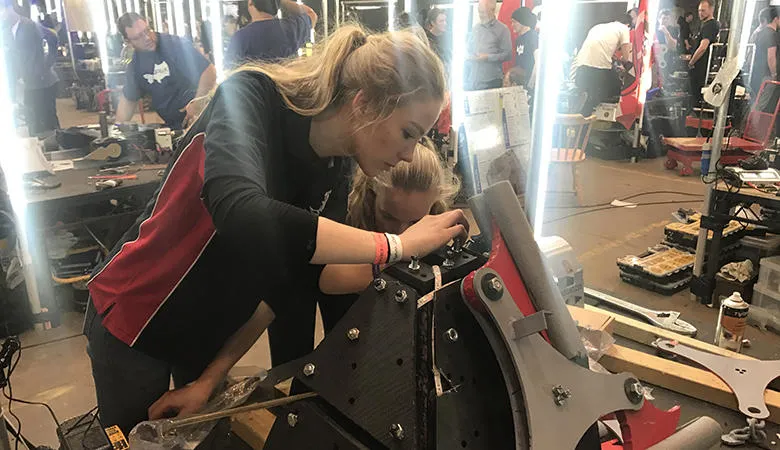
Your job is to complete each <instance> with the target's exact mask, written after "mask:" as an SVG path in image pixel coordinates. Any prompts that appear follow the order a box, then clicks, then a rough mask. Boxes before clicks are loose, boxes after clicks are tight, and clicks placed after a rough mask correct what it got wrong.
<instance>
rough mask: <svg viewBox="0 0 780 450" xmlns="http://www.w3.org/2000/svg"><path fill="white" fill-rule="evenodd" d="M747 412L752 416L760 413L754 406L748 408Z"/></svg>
mask: <svg viewBox="0 0 780 450" xmlns="http://www.w3.org/2000/svg"><path fill="white" fill-rule="evenodd" d="M748 411H750V412H752V413H753V414H758V413H760V412H761V410H760V409H758V408H756V407H755V406H751V407H749V408H748Z"/></svg>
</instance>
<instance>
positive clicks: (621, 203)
mask: <svg viewBox="0 0 780 450" xmlns="http://www.w3.org/2000/svg"><path fill="white" fill-rule="evenodd" d="M610 205H612V206H619V207H624V208H636V203H631V202H624V201H622V200H618V199H615V200H612V203H610Z"/></svg>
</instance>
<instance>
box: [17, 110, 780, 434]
mask: <svg viewBox="0 0 780 450" xmlns="http://www.w3.org/2000/svg"><path fill="white" fill-rule="evenodd" d="M66 102H70V101H69V100H64V101H61V102H60V107H61V109H60V119H61V121H62V122H63V125H64V126H67V125H73V124H78V123H88V122H93V121H95V119H93V116H94V114H83V113H74V112H73V111H72V109H73V108H72V102H70V107H69V108H68V105H67V104H65V103H66ZM68 109H69V110H70V111H67V112H66V110H68ZM580 186H581V198H580V203H581V204H583V205H586V204H595V203H604V202H610V201H611V200H613V199H615V198H622V197H625V196H628V195H632V194H636V193H640V192H646V191H657V190H668V191H682V192H686V193H703V191H704V188H703V185H702V184H701V183H700V182H699V180H698V178H696V177H687V178H681V177H679V176H678V172H676V171H675V172H670V171H666V170H664V168H663V160H662V159H656V160H648V161H642V162H640V163H638V164H629V163H622V162H606V161H598V160H587V161H585V162H584V163H583V164H582V166H581V169H580ZM558 200H562V202H560V201H556V202H554V203H557V204H562V203H565V202H566V199H558ZM667 200H689V202H688V203H685V204H681V205H668V204H667V205H656V206H646V207H638V208H634V209H628V208H620V209H611V210H607V211H601V212H595V213H590V214H582V215H578V216H575V217H571V218H567V219H562V220H556V219H558V218H561V217H563V216H565V215H567V214H572V213H576V212H580V211H583V209H576V208H560V207H556V206H551V207H550V208H549V209H548V211H547V215H548V219H547V220H548V221H549V222H548V224H547V225H546V226H545V229H544V234H545V235H559V236H562V237H563V238H565V239H566V240H567V241H569V243H570V244H571V245H572V247H573V248H574V250H575V252H576V253H577V255H578V257H579V259H580V262H581V263H582V265H583V266H584V274H585V281H586V285H587V286H589V287H592V288H595V289H599V290H602V291H604V292H607V293H611V294H614V295H617V296H619V297H621V298H624V299H627V300H631V301H633V302H635V303H637V304H640V305H643V306H648V307H652V308H654V309H675V310H679V311H682V312H683V317H684V318H685V320H687V321H689V322H691V323H693V324H694V325H695V326H696V327H697V328H698V329H699V337H700V338H702V339H706V340H710V339H711V338H712V334H713V331H714V326H715V317H716V311H713V310H712V309H709V308H707V307H705V306H702V305H699V304H697V303H695V302H693V301H692V300H691V299H690V295H689V294H688V293H687V292H683V293H680V294H677V295H674V296H671V297H664V296H662V295H658V294H654V293H651V292H648V291H645V290H643V289H640V288H637V287H634V286H631V285H628V284H626V283H623V282H622V281H620V279H619V277H618V269H617V267H616V265H615V260H616V258H618V257H621V256H624V255H626V254H638V253H641V252H642V251H644V250H645V249H646V248H647V247H649V246H652V245H655V244H657V243H658V242H660V241H661V240H662V238H663V226H664V224H665V223H667V222H668V221H670V220H671V219H672V217H671V215H670V214H671V213H672V212H673V211H674V210H676V209H677V208H678V207H687V208H700V207H701V200H700V199H698V198H693V201H691V200H692V198H691V197H682V196H680V195H674V194H656V195H650V196H644V197H640V198H636V199H634V201H636V202H640V203H641V202H656V201H667ZM81 321H82V316H81V315H80V314H78V313H68V314H67V316H66V320H65V321H64V324H63V325H62V326H60V327H58V328H56V329H53V330H48V331H30V332H27V333H25V334H23V335H22V343H23V346H24V350H23V354H22V358H21V361H20V363H19V367H18V368H17V371H16V372H15V373H14V376H13V380H12V381H13V387H14V395H15V396H17V397H19V398H22V399H26V400H33V401H45V402H47V403H49V404H50V405H51V406H52V408H53V409H54V411H55V412H56V413H57V415H58V417H59V419H60V420H61V421H62V420H65V419H68V418H71V417H74V416H77V415H79V414H83V413H84V412H86V411H88V410H90V409H91V408H92V407H94V406H95V404H96V401H95V394H94V385H93V382H92V377H91V375H90V365H89V360H88V357H87V354H86V349H85V346H86V341H85V339H84V337H83V336H80V330H81ZM318 336H321V326H320V327H318ZM747 337H748V338H750V339H751V340H752V342H753V347H752V348H750V349H748V350H747V351H746V353H748V354H750V355H752V356H756V357H758V358H761V359H776V358H778V357H780V356H779V354H780V338H778V336H777V335H775V334H772V333H761V332H760V331H758V330H756V329H752V328H751V329H749V330H748V332H747ZM318 339H319V337H318ZM239 365H240V366H250V367H268V366H269V365H270V358H269V353H268V344H267V338H266V336H265V335H264V336H263V337H262V338H261V339H260V341H259V342H258V343H257V344H256V345H255V346H254V347H253V348H252V350H251V351H250V352H249V353H248V354H247V355H246V356H245V357H244V358H243V359H242V360H241V362H240V363H239ZM659 394H661V395H659V396H658V397H659V399H660V403H661V406H666V407H669V406H671V404H672V403H673V402H674V398H673V397H670V396H668V395H665V394H664V393H663V392H661V391H659ZM694 403H695V402H694ZM695 408H696V410H697V411H700V410H703V411H705V412H707V413H709V412H710V411H714V412H713V414H714V415H718V416H719V417H726V418H725V419H721V420H722V421H723V422H726V421H728V420H731V426H734V425H735V424H738V422H739V418H738V417H737V416H735V415H733V414H731V413H728V412H723V411H722V410H720V409H719V408H711V407H709V406H708V405H705V404H701V402H699V405H697V406H696V407H695ZM13 411H14V412H15V413H17V414H18V416H19V417H20V418H21V419H22V422H23V429H22V431H23V433H24V434H25V435H26V436H27V437H28V438H29V439H30V440H31V441H33V442H34V443H37V444H45V445H49V446H52V447H55V448H56V447H57V439H56V435H55V431H54V425H53V422H52V421H51V420H50V418H49V416H48V413H47V412H46V410H45V409H44V408H42V407H39V406H33V405H19V404H15V405H14V407H13ZM699 414H701V413H699ZM684 416H685V414H684ZM771 436H772V437H774V433H771Z"/></svg>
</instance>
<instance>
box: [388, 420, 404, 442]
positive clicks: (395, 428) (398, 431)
mask: <svg viewBox="0 0 780 450" xmlns="http://www.w3.org/2000/svg"><path fill="white" fill-rule="evenodd" d="M390 434H391V435H392V436H393V437H394V438H395V439H396V440H398V441H402V440H403V439H404V437H405V436H406V434H405V433H404V427H402V426H401V424H400V423H394V424H392V425H390Z"/></svg>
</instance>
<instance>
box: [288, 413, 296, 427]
mask: <svg viewBox="0 0 780 450" xmlns="http://www.w3.org/2000/svg"><path fill="white" fill-rule="evenodd" d="M287 425H290V428H295V426H296V425H298V414H295V413H290V414H287Z"/></svg>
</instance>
